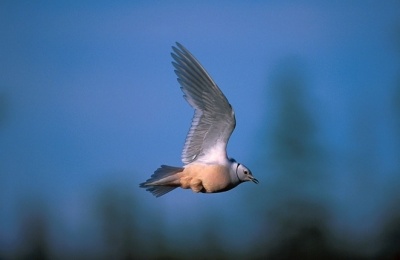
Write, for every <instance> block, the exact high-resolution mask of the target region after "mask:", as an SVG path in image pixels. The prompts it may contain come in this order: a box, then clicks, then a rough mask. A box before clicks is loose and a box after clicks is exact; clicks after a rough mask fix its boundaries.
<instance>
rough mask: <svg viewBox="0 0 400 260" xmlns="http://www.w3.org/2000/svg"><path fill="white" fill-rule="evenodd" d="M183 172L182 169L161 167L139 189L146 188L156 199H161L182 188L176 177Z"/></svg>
mask: <svg viewBox="0 0 400 260" xmlns="http://www.w3.org/2000/svg"><path fill="white" fill-rule="evenodd" d="M182 171H183V168H182V167H174V166H168V165H161V167H160V168H158V169H157V170H156V171H155V172H154V173H153V175H151V177H150V179H148V180H147V181H145V182H143V183H141V184H140V185H139V187H141V188H145V189H146V190H147V191H150V192H151V193H153V195H154V196H156V197H160V196H162V195H164V194H165V193H167V192H170V191H172V190H173V189H175V188H177V187H179V186H180V183H179V178H177V176H175V175H176V174H177V173H179V172H182Z"/></svg>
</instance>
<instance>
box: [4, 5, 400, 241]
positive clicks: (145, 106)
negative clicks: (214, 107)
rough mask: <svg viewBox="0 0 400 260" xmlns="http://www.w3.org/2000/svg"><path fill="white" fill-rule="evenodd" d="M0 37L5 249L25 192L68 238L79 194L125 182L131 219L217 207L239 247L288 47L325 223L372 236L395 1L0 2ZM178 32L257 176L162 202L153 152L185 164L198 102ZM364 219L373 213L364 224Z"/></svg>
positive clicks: (86, 199)
mask: <svg viewBox="0 0 400 260" xmlns="http://www.w3.org/2000/svg"><path fill="white" fill-rule="evenodd" d="M0 35H1V37H0V71H1V72H0V210H1V211H0V229H1V230H3V231H2V232H0V249H4V248H7V246H9V245H12V246H15V245H16V244H17V241H18V232H17V230H18V223H19V219H20V217H19V216H20V214H21V212H23V210H24V209H23V208H24V207H25V206H24V205H25V204H24V203H27V204H30V202H29V201H30V200H34V201H36V200H40V201H45V202H44V204H45V205H46V206H47V207H49V208H50V209H51V212H52V213H51V218H52V219H57V221H58V222H57V223H62V226H64V228H65V230H68V232H70V233H68V236H70V237H74V236H77V234H78V231H74V230H77V229H79V226H80V225H83V224H82V223H87V222H90V210H89V208H90V207H88V206H87V205H90V204H91V203H92V201H93V198H94V197H95V196H96V194H97V193H98V190H99V189H100V188H101V187H104V186H107V185H109V184H110V183H111V184H113V183H124V184H125V185H126V186H128V187H131V189H132V191H133V193H134V196H135V198H136V200H137V201H140V203H139V204H140V206H139V209H138V210H137V215H138V219H140V221H141V223H147V222H146V216H147V215H148V214H152V213H160V212H161V213H160V214H163V215H164V217H163V220H164V221H165V222H164V225H165V226H166V230H167V232H168V230H170V229H174V227H176V226H179V225H181V224H182V223H184V226H185V227H186V228H188V229H189V230H190V231H192V232H195V231H196V230H197V228H198V227H195V226H196V223H198V221H199V219H202V218H204V216H208V217H209V216H215V218H217V219H218V220H219V221H220V222H222V230H224V232H225V234H228V235H227V237H228V238H227V241H228V242H226V243H227V244H229V241H231V242H232V244H233V245H238V244H239V241H237V240H236V239H232V237H237V236H240V237H244V240H245V241H248V242H249V243H250V241H252V240H253V239H254V237H252V236H251V234H254V232H255V230H257V228H258V227H257V220H256V219H257V218H255V219H254V221H251V224H248V225H247V224H246V223H248V219H249V218H252V217H253V218H254V214H256V212H257V208H260V207H259V205H257V203H260V200H254V202H253V205H251V207H248V206H249V205H248V204H249V203H250V202H249V201H250V200H249V198H251V197H252V196H259V194H265V196H266V197H268V196H270V195H271V194H268V192H267V190H266V187H267V186H265V185H267V184H268V183H269V180H270V179H274V178H276V176H274V172H273V171H272V168H271V169H269V168H268V167H267V168H265V167H261V166H260V164H259V163H258V162H259V158H260V154H263V153H264V151H265V150H268V148H267V147H265V146H264V145H263V143H262V142H261V141H260V140H265V137H264V136H263V133H264V131H266V132H269V131H270V127H272V125H273V123H272V122H274V120H275V117H274V113H273V111H271V109H273V103H274V100H273V99H272V97H271V96H270V95H269V94H270V93H272V92H273V91H272V90H271V87H270V86H271V84H272V83H273V79H272V77H273V75H275V74H276V71H277V67H278V66H279V64H281V62H282V61H284V60H286V59H288V58H289V59H291V58H293V57H294V58H295V59H296V60H299V61H300V64H301V69H302V72H303V73H304V75H305V78H306V82H307V84H306V85H307V86H308V87H307V89H306V92H307V93H308V94H307V95H308V96H307V98H306V99H307V106H308V107H309V108H310V109H309V110H310V111H311V113H312V115H313V116H314V117H315V118H316V121H317V122H318V123H317V124H318V128H319V131H318V134H317V136H316V138H317V139H318V140H319V142H320V143H322V144H323V145H324V147H326V148H325V150H326V153H327V154H329V155H330V158H331V159H330V160H329V165H328V166H327V168H328V169H329V170H327V171H326V172H327V173H328V175H329V176H330V177H329V178H328V181H329V183H330V185H329V196H330V201H331V202H332V208H333V209H334V210H333V211H334V212H335V213H334V214H333V217H332V219H333V220H332V223H331V225H332V226H333V227H335V228H338V229H339V230H345V229H348V228H350V227H351V228H350V229H351V230H352V233H353V235H354V236H357V235H359V236H362V235H364V234H367V235H370V236H373V234H372V235H371V234H370V233H369V230H371V226H373V227H372V230H373V229H374V228H375V226H374V225H372V224H369V223H372V222H374V221H378V222H379V219H380V217H381V216H379V215H377V214H374V212H376V211H379V210H380V205H382V202H383V201H388V198H391V196H392V194H391V193H390V194H389V193H386V191H387V190H390V189H391V188H393V185H394V184H393V182H395V181H398V180H399V178H397V177H396V174H397V173H398V170H397V172H396V169H397V168H396V167H399V164H398V161H397V160H398V150H396V149H398V147H399V139H398V138H397V141H394V140H395V137H396V136H398V133H399V130H396V128H395V123H394V120H395V117H396V116H395V115H394V112H393V109H394V108H393V99H392V97H393V95H394V93H395V88H396V86H398V84H399V75H400V74H399V72H400V63H399V54H400V47H399V45H400V4H399V2H398V1H305V2H301V3H300V2H295V1H201V2H197V1H185V2H183V1H132V2H130V1H112V2H106V1H88V2H81V1H73V2H72V3H68V2H67V1H34V2H24V1H1V3H0ZM176 41H178V42H180V43H182V44H183V45H184V46H185V47H186V48H187V49H189V50H190V51H191V52H192V53H193V54H194V55H195V56H196V58H197V59H198V60H199V61H200V62H201V63H202V65H203V66H204V67H205V68H206V69H207V71H208V72H209V74H210V75H211V76H212V77H213V79H214V80H215V81H216V82H217V84H218V85H219V86H220V88H221V89H222V91H223V92H224V93H225V95H226V96H227V98H228V99H229V101H230V103H231V104H232V106H233V107H234V109H235V112H236V119H237V127H236V130H235V132H234V133H233V136H232V138H231V140H230V144H229V146H228V154H229V156H232V157H234V158H235V159H236V160H238V161H240V162H242V163H244V164H246V165H247V166H248V167H249V168H250V169H252V171H253V174H254V175H255V177H256V178H257V179H258V180H260V184H259V185H254V184H252V183H245V184H242V185H240V186H239V187H237V188H236V189H234V190H232V191H229V192H227V193H223V194H217V195H203V194H200V195H198V194H192V192H191V191H181V190H179V191H178V190H176V191H173V192H172V193H170V194H168V195H165V196H164V197H161V198H159V199H155V198H153V197H152V196H151V195H150V193H147V192H145V191H144V190H142V189H139V188H138V184H139V183H140V182H142V181H144V180H146V179H147V178H148V177H149V176H150V175H151V174H152V172H153V171H154V170H155V169H156V168H157V167H158V166H159V165H161V164H169V165H174V166H180V165H181V162H180V154H181V149H182V147H183V143H184V139H185V135H186V133H187V131H188V129H189V126H190V120H191V117H192V114H193V111H192V109H191V108H190V107H189V106H188V104H187V103H186V102H185V100H184V99H183V98H182V93H181V91H180V89H179V85H178V83H177V81H176V76H175V74H174V72H173V67H172V65H171V60H172V58H171V56H170V52H171V46H172V45H174V44H175V42H176ZM396 84H397V85H396ZM397 115H399V114H397ZM270 123H271V124H270ZM360 126H362V127H360ZM355 129H363V130H362V131H360V132H357V131H358V130H355ZM271 131H272V130H271ZM396 131H397V132H396ZM357 137H358V138H357ZM371 139H372V140H373V141H371ZM366 141H371V142H372V143H373V144H372V146H370V145H369V142H366ZM396 142H397V143H396ZM365 158H373V160H372V162H369V163H370V164H369V166H368V165H367V166H365V167H367V168H368V169H370V170H371V168H372V169H373V170H371V171H372V174H370V175H369V176H368V178H369V180H370V182H369V183H373V184H374V185H375V186H374V188H373V189H372V190H374V191H373V192H372V193H371V192H370V190H371V189H367V188H365V187H364V186H363V184H362V183H364V182H363V181H364V177H360V176H363V175H362V173H358V174H353V173H352V172H354V171H353V170H351V169H349V166H351V165H354V164H358V163H361V164H363V165H364V162H365V160H368V159H365ZM349 161H351V162H354V163H351V162H349ZM360 183H361V184H360ZM263 185H264V187H263ZM360 185H361V186H360ZM391 185H392V186H391ZM264 191H265V192H264ZM368 194H369V195H368ZM316 196H318V195H316ZM365 198H367V199H370V201H369V202H365V200H364V199H365ZM271 199H272V200H273V198H271V197H269V200H271ZM355 205H361V206H360V207H359V208H357V207H356V206H355ZM232 215H234V216H237V217H236V218H235V219H234V220H231V221H227V220H226V219H229V218H230V217H231V216H232ZM365 216H370V218H371V219H370V220H371V222H369V223H360V222H359V221H358V220H359V219H360V218H361V217H365ZM147 224H148V223H147ZM232 225H233V226H235V228H232ZM54 226H57V225H56V224H54ZM378 226H379V225H378ZM59 229H61V230H63V228H59V227H58V228H57V227H53V232H54V233H55V234H56V235H55V236H56V237H58V236H59V235H57V234H58V231H60V230H59ZM89 229H90V228H89ZM93 229H94V228H93ZM372 232H373V231H372ZM182 233H183V232H182ZM179 234H180V233H179ZM229 237H231V238H229ZM185 238H186V236H185V235H181V237H180V239H185ZM59 239H60V240H61V241H63V240H62V238H59ZM65 240H68V239H65ZM68 241H70V240H68ZM68 243H71V247H72V248H74V247H76V246H77V245H76V244H74V242H68ZM225 246H226V245H225Z"/></svg>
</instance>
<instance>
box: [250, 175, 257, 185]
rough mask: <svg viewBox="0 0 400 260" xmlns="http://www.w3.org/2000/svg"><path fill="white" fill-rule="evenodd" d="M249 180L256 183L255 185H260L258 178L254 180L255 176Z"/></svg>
mask: <svg viewBox="0 0 400 260" xmlns="http://www.w3.org/2000/svg"><path fill="white" fill-rule="evenodd" d="M249 178H250V180H251V181H252V182H254V183H255V184H258V183H259V181H258V180H257V179H256V178H254V177H253V176H251V175H250V176H249Z"/></svg>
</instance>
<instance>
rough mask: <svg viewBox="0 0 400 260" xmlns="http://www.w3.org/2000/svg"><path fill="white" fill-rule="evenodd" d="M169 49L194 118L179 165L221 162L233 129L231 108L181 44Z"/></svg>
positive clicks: (233, 119) (233, 121)
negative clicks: (171, 50)
mask: <svg viewBox="0 0 400 260" xmlns="http://www.w3.org/2000/svg"><path fill="white" fill-rule="evenodd" d="M176 45H177V47H174V46H173V47H172V49H173V51H174V52H173V53H171V55H172V57H173V59H174V60H175V61H173V62H172V64H173V65H174V67H175V69H176V70H175V73H176V75H177V76H178V82H179V83H180V85H181V89H182V91H183V93H184V98H185V99H186V100H187V102H188V103H189V104H190V105H191V106H192V107H193V108H194V116H193V120H192V125H191V127H190V130H189V133H188V135H187V137H186V141H185V145H184V148H183V151H182V162H183V163H184V164H189V163H191V162H193V161H197V160H199V161H203V162H209V163H213V162H218V161H221V160H225V158H226V157H227V155H226V145H227V143H228V140H229V137H230V136H231V134H232V132H233V130H234V129H235V125H236V120H235V113H234V111H233V109H232V106H231V105H230V104H229V102H228V100H227V99H226V97H225V95H224V94H223V93H222V91H221V90H220V89H219V88H218V86H217V84H215V83H214V81H213V80H212V79H211V77H210V76H209V75H208V73H207V72H206V70H205V69H204V68H203V67H202V66H201V65H200V63H199V62H198V61H197V60H196V58H195V57H194V56H193V55H192V54H191V53H190V52H189V51H188V50H187V49H186V48H185V47H183V46H182V45H181V44H179V43H176Z"/></svg>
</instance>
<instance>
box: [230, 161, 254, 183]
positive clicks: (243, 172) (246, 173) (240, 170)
mask: <svg viewBox="0 0 400 260" xmlns="http://www.w3.org/2000/svg"><path fill="white" fill-rule="evenodd" d="M235 171H236V176H237V177H238V179H239V180H240V181H241V182H245V181H252V182H254V183H256V184H258V180H257V179H256V178H254V176H253V174H252V173H251V171H250V170H249V169H248V168H247V167H246V166H244V165H243V164H241V163H237V165H236V170H235Z"/></svg>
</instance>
